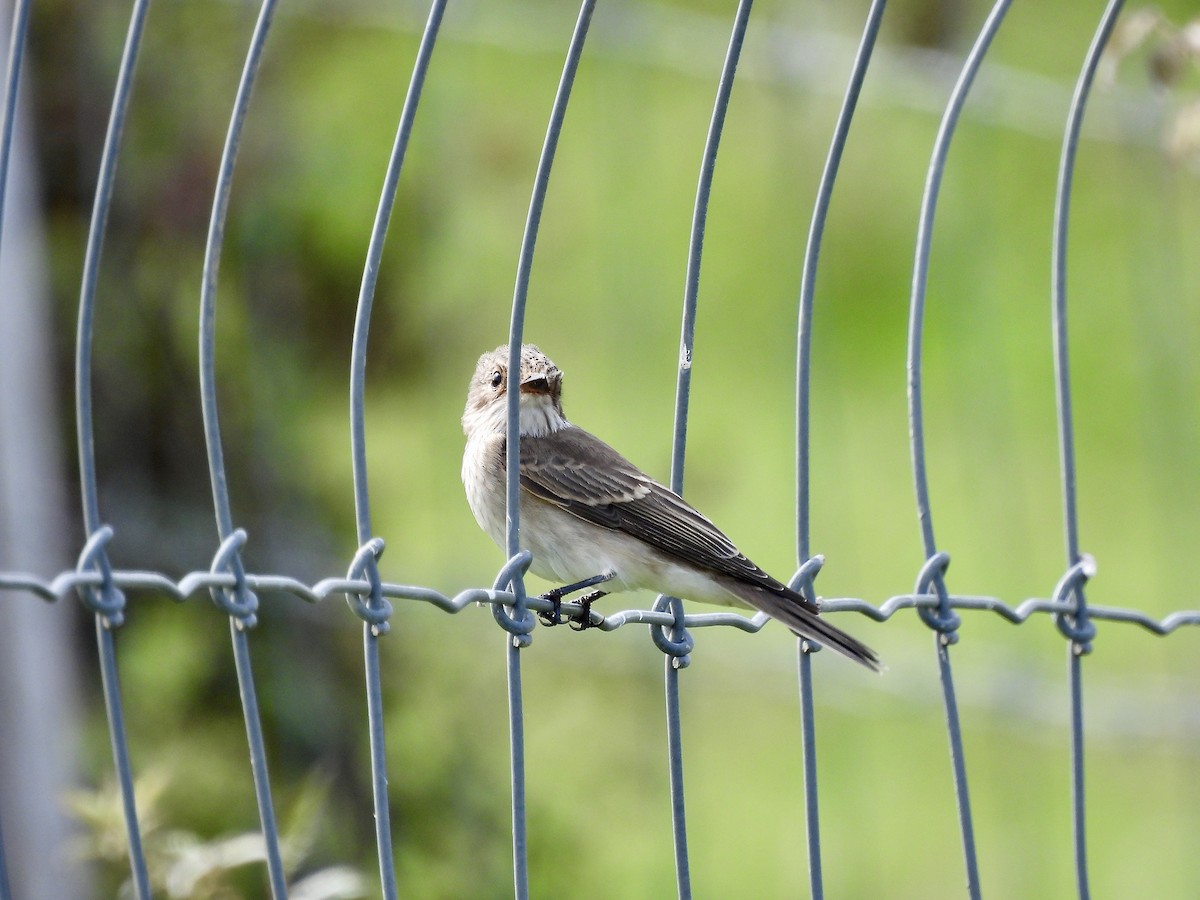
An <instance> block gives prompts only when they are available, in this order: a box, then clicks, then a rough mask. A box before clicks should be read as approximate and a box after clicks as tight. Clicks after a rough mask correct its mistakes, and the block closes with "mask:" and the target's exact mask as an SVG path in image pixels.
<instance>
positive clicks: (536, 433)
mask: <svg viewBox="0 0 1200 900" xmlns="http://www.w3.org/2000/svg"><path fill="white" fill-rule="evenodd" d="M520 401H521V402H520V408H519V415H520V419H519V424H518V428H519V429H520V432H521V436H522V437H545V436H546V435H548V434H552V433H553V432H555V431H558V430H559V429H560V428H566V427H567V426H568V425H570V424H571V423H570V422H568V421H567V419H566V417H565V416H564V415H563V414H562V413H561V412H559V410H558V408H557V407H556V406H555V405H554V401H553V400H552V399H551V398H550V396H549V395H548V394H521V397H520ZM507 421H508V398H507V397H504V396H500V397H497V398H496V399H494V400H493V401H492V402H491V403H489V404H487V405H486V406H484V407H483V408H482V409H476V410H471V411H470V412H468V413H467V414H466V415H465V416H464V417H463V424H464V425H465V426H466V428H465V430H466V432H467V434H468V435H475V434H479V435H486V434H503V433H504V430H505V428H506V427H507Z"/></svg>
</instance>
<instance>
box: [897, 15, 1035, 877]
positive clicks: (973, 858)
mask: <svg viewBox="0 0 1200 900" xmlns="http://www.w3.org/2000/svg"><path fill="white" fill-rule="evenodd" d="M1011 2H1012V0H996V3H995V5H994V6H993V7H992V10H991V12H990V14H989V15H988V17H987V19H986V20H985V21H984V23H983V27H982V28H981V29H980V31H979V36H978V37H977V38H976V39H975V43H974V44H973V45H972V47H971V51H970V53H968V54H967V59H966V62H965V63H964V64H963V68H962V72H961V73H960V74H959V76H958V81H957V82H956V83H955V85H954V90H953V91H951V93H950V99H949V101H948V102H947V104H946V111H945V113H944V114H943V115H942V121H941V124H940V125H939V126H938V132H937V137H936V138H935V139H934V144H933V156H932V158H931V159H930V162H929V170H928V174H927V175H926V179H925V193H924V196H923V197H922V198H921V215H920V219H919V220H918V223H917V250H916V261H915V263H914V266H913V279H912V297H911V300H910V305H909V327H908V405H909V437H910V439H911V446H912V461H913V481H914V482H915V486H916V495H917V519H918V521H919V522H920V525H921V539H922V541H923V543H924V545H925V556H926V560H925V563H924V565H922V567H921V571H920V572H919V574H918V575H917V586H916V588H915V589H914V593H917V594H924V593H934V594H936V595H937V597H938V601H939V602H938V605H937V608H936V609H921V610H918V612H919V613H920V615H921V619H922V620H923V621H924V622H925V624H926V625H928V626H929V627H930V628H932V629H933V630H934V641H935V645H936V652H937V661H938V672H939V674H940V676H941V682H942V696H943V699H944V702H945V708H946V731H947V734H948V736H949V738H950V760H951V764H952V768H953V772H954V793H955V796H956V797H957V798H958V820H959V828H960V830H961V832H962V850H963V863H964V866H965V868H966V875H967V893H968V894H969V895H970V897H971V898H972V900H978V898H979V863H978V859H977V853H976V849H975V827H974V824H973V822H972V819H971V798H970V793H969V790H968V787H967V764H966V759H965V755H964V753H963V745H962V728H961V725H960V723H959V718H958V701H957V699H956V698H955V694H954V674H953V670H952V669H951V666H950V645H951V644H953V643H954V642H955V641H957V640H958V634H957V631H958V626H959V624H960V621H961V620H960V618H959V616H958V614H957V613H956V612H955V611H954V610H953V608H952V607H951V606H950V600H949V595H948V594H947V592H946V584H945V580H944V575H945V572H946V567H947V566H948V565H949V564H950V556H949V554H947V553H945V552H943V551H940V550H938V549H937V543H936V542H935V540H934V536H933V511H932V506H931V504H930V500H929V480H928V476H927V473H926V464H925V419H924V412H923V408H922V396H921V362H922V356H921V350H922V333H923V328H924V322H925V291H926V287H927V284H928V275H929V250H930V247H931V246H932V241H933V218H934V213H935V212H936V211H937V201H938V191H939V189H940V188H941V183H942V175H943V173H944V172H945V168H946V156H947V154H948V153H949V152H950V141H951V140H952V139H953V137H954V130H955V127H956V126H957V125H958V119H959V116H960V115H961V113H962V107H963V104H964V103H965V102H966V99H967V93H968V92H969V91H970V90H971V84H972V83H973V82H974V80H975V75H976V73H978V71H979V67H980V65H982V63H983V57H984V55H985V54H986V53H987V51H988V48H989V47H990V46H991V43H992V39H993V38H994V37H995V36H996V32H997V31H998V30H999V29H1000V23H1001V22H1002V21H1003V19H1004V14H1005V13H1006V12H1008V8H1009V6H1010V5H1011Z"/></svg>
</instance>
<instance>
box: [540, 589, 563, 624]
mask: <svg viewBox="0 0 1200 900" xmlns="http://www.w3.org/2000/svg"><path fill="white" fill-rule="evenodd" d="M552 594H553V592H551V593H549V594H542V597H541V599H543V600H549V601H550V602H551V603H552V604H553V605H554V608H553V609H551V610H550V611H549V612H546V611H544V610H543V611H542V612H539V613H538V614H537V617H538V621H540V622H541V623H542V624H543V625H545V626H546V627H547V628H553V627H554V626H555V625H561V624H562V623H563V617H562V597H555V596H552Z"/></svg>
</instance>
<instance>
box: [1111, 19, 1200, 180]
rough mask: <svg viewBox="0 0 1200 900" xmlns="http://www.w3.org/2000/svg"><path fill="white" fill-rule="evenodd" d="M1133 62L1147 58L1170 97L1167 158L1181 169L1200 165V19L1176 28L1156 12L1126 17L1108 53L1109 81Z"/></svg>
mask: <svg viewBox="0 0 1200 900" xmlns="http://www.w3.org/2000/svg"><path fill="white" fill-rule="evenodd" d="M1130 57H1139V58H1141V60H1142V63H1143V65H1144V66H1145V69H1146V72H1147V74H1148V75H1149V78H1150V80H1151V82H1152V83H1153V84H1154V85H1155V86H1157V87H1158V88H1160V89H1162V91H1163V92H1164V93H1166V94H1168V95H1169V96H1170V100H1171V104H1172V106H1173V109H1172V111H1171V113H1170V114H1169V115H1168V117H1167V126H1166V133H1165V134H1164V136H1163V148H1164V150H1165V151H1166V153H1167V155H1168V156H1169V157H1170V159H1171V160H1172V161H1173V162H1175V163H1177V164H1178V163H1183V164H1188V165H1192V166H1197V165H1200V17H1197V18H1194V19H1192V20H1191V21H1189V22H1185V23H1184V24H1183V25H1176V24H1174V23H1173V22H1171V21H1170V20H1169V19H1168V18H1167V17H1166V16H1165V15H1164V14H1163V12H1162V11H1161V10H1159V9H1157V8H1156V7H1153V6H1147V7H1143V8H1142V9H1138V10H1134V11H1133V12H1131V13H1130V14H1128V15H1126V16H1123V17H1122V18H1121V19H1119V20H1118V22H1117V25H1116V27H1115V29H1114V30H1113V36H1112V40H1111V41H1109V44H1108V47H1107V49H1106V50H1105V54H1104V60H1103V63H1102V66H1103V68H1102V74H1103V76H1104V78H1105V80H1107V81H1110V82H1111V81H1113V80H1115V79H1116V77H1117V69H1118V68H1119V67H1120V65H1121V63H1122V62H1124V61H1125V60H1126V59H1127V58H1130Z"/></svg>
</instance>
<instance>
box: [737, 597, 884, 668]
mask: <svg viewBox="0 0 1200 900" xmlns="http://www.w3.org/2000/svg"><path fill="white" fill-rule="evenodd" d="M728 587H729V589H730V590H732V591H733V592H734V593H735V594H737V595H738V596H739V597H741V598H742V599H743V600H745V601H746V602H747V603H749V604H750V605H751V606H753V607H754V608H755V609H758V610H761V611H762V612H765V613H766V614H767V615H768V616H770V617H771V618H772V619H777V620H778V621H780V622H782V623H783V624H784V625H786V626H787V627H788V628H789V629H791V631H792V633H793V634H795V635H796V636H797V637H800V638H807V639H809V640H814V641H816V642H818V643H819V644H821V645H822V646H826V647H832V648H833V649H834V650H837V651H838V652H839V653H841V654H842V655H843V656H846V657H848V658H850V659H852V660H854V661H855V662H856V663H858V664H859V665H862V666H866V667H867V668H868V669H870V670H871V671H872V672H882V671H883V669H884V665H883V663H882V662H881V661H880V659H879V654H878V653H876V652H875V651H874V650H872V649H871V648H870V647H868V646H867V645H866V644H864V643H863V642H862V641H859V640H858V639H856V638H853V637H851V636H850V635H848V634H847V633H846V632H844V631H842V630H841V629H840V628H837V627H836V626H834V625H830V624H829V622H828V621H826V620H825V619H822V618H820V617H819V616H818V615H817V614H816V613H815V612H812V608H813V604H812V603H810V602H809V601H808V600H806V599H805V598H804V597H803V596H802V595H800V594H798V593H796V592H795V591H793V590H790V589H789V588H783V590H782V591H781V592H778V593H777V592H774V591H769V590H766V589H764V588H762V587H760V586H758V585H748V584H744V583H733V584H729V585H728Z"/></svg>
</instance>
